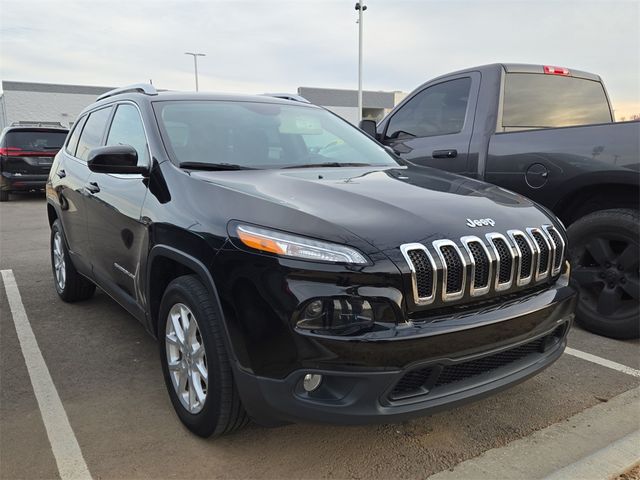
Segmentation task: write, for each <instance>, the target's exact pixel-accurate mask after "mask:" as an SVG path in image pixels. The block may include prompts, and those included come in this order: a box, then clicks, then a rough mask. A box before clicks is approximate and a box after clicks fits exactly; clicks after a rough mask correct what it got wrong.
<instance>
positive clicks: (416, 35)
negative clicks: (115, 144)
mask: <svg viewBox="0 0 640 480" xmlns="http://www.w3.org/2000/svg"><path fill="white" fill-rule="evenodd" d="M366 3H367V5H368V7H369V8H368V10H367V11H366V12H365V22H364V28H365V37H364V38H365V53H364V88H365V89H371V90H403V91H410V90H412V89H413V88H414V87H416V86H417V85H419V84H420V83H422V82H424V81H426V80H428V79H429V78H431V77H433V76H435V75H438V74H442V73H446V72H448V71H452V70H456V69H460V68H464V67H468V66H473V65H481V64H485V63H492V62H521V63H538V64H549V65H558V66H566V67H570V68H575V69H580V70H586V71H590V72H594V73H598V74H600V75H601V76H602V77H603V78H604V80H605V83H606V85H607V88H608V90H609V94H610V96H611V97H612V100H613V102H614V107H615V108H616V116H617V117H618V118H620V117H621V116H624V115H629V114H630V113H640V2H639V1H637V0H633V1H616V0H610V1H591V2H587V1H578V2H572V1H560V0H558V1H543V0H533V1H483V0H477V1H456V0H440V1H435V0H432V1H427V0H423V1H403V0H369V1H368V2H366ZM354 4H355V1H354V0H297V1H281V0H272V1H267V0H263V1H241V0H235V1H217V0H207V1H202V2H200V1H188V0H182V1H164V0H155V1H153V0H145V1H143V0H128V1H123V0H110V1H90V0H84V1H80V2H75V1H68V0H50V1H49V0H41V1H36V0H0V6H1V11H0V19H1V20H0V22H1V25H0V28H1V33H0V35H1V36H0V48H1V52H0V53H1V58H0V61H1V62H0V63H1V65H2V70H1V71H0V76H1V77H2V80H19V81H32V82H48V83H70V84H87V85H101V86H102V85H105V86H120V85H125V84H130V83H138V82H146V81H148V80H149V79H153V83H154V84H155V85H156V86H158V87H161V88H169V89H185V90H186V89H193V88H194V81H193V61H192V59H191V57H188V56H186V55H184V52H185V51H200V52H204V53H206V54H207V56H206V57H204V58H201V59H200V62H199V67H200V68H199V70H200V89H201V90H210V91H236V92H247V93H258V92H265V91H289V92H295V91H296V89H297V87H299V86H313V87H334V88H356V87H357V38H358V37H357V31H358V29H357V24H356V18H357V13H356V11H355V10H354Z"/></svg>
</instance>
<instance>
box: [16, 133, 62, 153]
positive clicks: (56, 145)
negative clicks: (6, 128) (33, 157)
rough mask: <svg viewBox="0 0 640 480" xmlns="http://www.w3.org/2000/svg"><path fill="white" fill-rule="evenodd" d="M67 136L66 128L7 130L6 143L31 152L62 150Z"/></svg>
mask: <svg viewBox="0 0 640 480" xmlns="http://www.w3.org/2000/svg"><path fill="white" fill-rule="evenodd" d="M65 138H67V132H66V131H64V130H62V131H61V130H54V131H52V130H41V129H34V130H12V131H10V132H7V134H6V136H5V143H6V147H7V148H19V149H20V150H28V151H31V152H51V151H53V152H55V151H57V150H60V148H61V147H62V145H63V144H64V140H65Z"/></svg>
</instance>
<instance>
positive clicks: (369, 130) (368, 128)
mask: <svg viewBox="0 0 640 480" xmlns="http://www.w3.org/2000/svg"><path fill="white" fill-rule="evenodd" d="M360 130H362V131H363V132H364V133H366V134H367V135H369V136H370V137H371V138H376V122H374V121H373V120H361V121H360Z"/></svg>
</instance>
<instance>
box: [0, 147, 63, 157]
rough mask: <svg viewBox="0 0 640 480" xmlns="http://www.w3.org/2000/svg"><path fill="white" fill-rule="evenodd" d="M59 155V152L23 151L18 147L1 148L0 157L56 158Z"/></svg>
mask: <svg viewBox="0 0 640 480" xmlns="http://www.w3.org/2000/svg"><path fill="white" fill-rule="evenodd" d="M57 153H58V151H57V150H45V151H40V150H35V151H31V150H22V149H21V148H18V147H5V148H0V155H4V156H5V157H55V156H56V154H57Z"/></svg>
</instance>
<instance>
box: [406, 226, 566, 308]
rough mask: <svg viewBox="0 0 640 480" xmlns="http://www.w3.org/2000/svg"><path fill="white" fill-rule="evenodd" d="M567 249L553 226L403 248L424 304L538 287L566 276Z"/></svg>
mask: <svg viewBox="0 0 640 480" xmlns="http://www.w3.org/2000/svg"><path fill="white" fill-rule="evenodd" d="M565 250H566V245H565V242H564V239H563V237H562V234H561V233H560V232H559V231H558V229H557V228H555V227H554V226H553V225H550V224H548V225H542V226H541V227H530V228H525V229H522V230H509V231H507V233H506V235H505V234H502V233H499V232H491V233H487V234H486V235H484V237H480V236H473V235H470V236H463V237H461V238H460V239H459V241H454V240H451V239H441V240H435V241H433V242H431V244H430V245H429V246H425V245H424V244H422V243H408V244H404V245H401V246H400V251H401V252H402V255H403V256H404V259H405V260H406V262H407V264H408V265H409V270H410V272H411V286H412V290H413V291H412V293H413V301H414V303H415V304H416V305H419V306H422V305H429V304H431V303H434V302H435V301H436V299H438V301H442V302H445V303H446V302H453V301H456V300H460V299H462V298H464V297H465V296H467V297H468V298H470V297H480V296H482V295H487V294H489V293H490V292H501V291H505V290H509V289H512V288H514V287H518V288H520V287H525V286H527V285H533V284H536V283H538V282H541V281H543V280H544V279H546V278H548V277H549V276H552V277H554V276H556V275H558V274H559V273H560V271H561V270H562V263H563V260H564V254H565Z"/></svg>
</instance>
